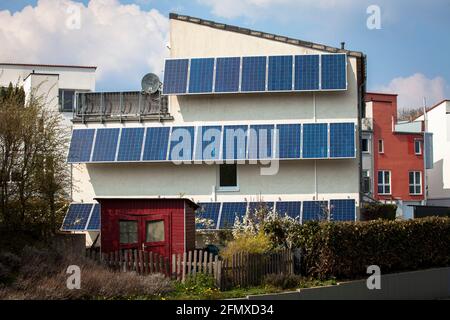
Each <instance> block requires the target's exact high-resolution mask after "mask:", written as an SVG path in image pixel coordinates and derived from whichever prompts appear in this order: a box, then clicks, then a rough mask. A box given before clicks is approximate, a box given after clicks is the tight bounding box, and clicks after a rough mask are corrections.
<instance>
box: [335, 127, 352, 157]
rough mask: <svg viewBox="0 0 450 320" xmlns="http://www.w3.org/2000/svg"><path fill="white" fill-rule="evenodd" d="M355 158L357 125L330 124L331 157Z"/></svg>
mask: <svg viewBox="0 0 450 320" xmlns="http://www.w3.org/2000/svg"><path fill="white" fill-rule="evenodd" d="M354 156H355V124H354V123H330V157H332V158H347V157H354Z"/></svg>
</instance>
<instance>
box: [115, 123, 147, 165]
mask: <svg viewBox="0 0 450 320" xmlns="http://www.w3.org/2000/svg"><path fill="white" fill-rule="evenodd" d="M144 130H145V129H144V128H123V129H122V134H121V136H120V145H119V154H118V155H117V161H139V160H141V151H142V141H143V140H144Z"/></svg>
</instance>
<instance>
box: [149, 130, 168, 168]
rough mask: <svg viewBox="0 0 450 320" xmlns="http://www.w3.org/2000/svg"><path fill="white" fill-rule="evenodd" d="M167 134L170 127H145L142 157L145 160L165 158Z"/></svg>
mask: <svg viewBox="0 0 450 320" xmlns="http://www.w3.org/2000/svg"><path fill="white" fill-rule="evenodd" d="M169 134H170V127H149V128H147V132H146V134H145V145H144V154H143V157H142V159H143V160H146V161H158V160H160V161H162V160H166V159H167V148H168V145H169Z"/></svg>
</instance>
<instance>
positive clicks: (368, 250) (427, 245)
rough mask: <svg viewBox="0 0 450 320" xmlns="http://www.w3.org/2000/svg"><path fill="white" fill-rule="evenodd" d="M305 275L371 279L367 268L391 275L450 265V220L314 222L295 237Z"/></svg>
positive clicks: (300, 228) (299, 229)
mask: <svg viewBox="0 0 450 320" xmlns="http://www.w3.org/2000/svg"><path fill="white" fill-rule="evenodd" d="M291 237H292V240H293V242H294V246H295V247H297V248H300V249H301V252H302V263H301V268H302V273H303V274H304V275H307V276H312V277H318V278H320V279H328V278H331V277H337V278H341V279H352V278H358V277H364V276H367V274H366V270H367V266H369V265H378V266H379V267H380V268H381V272H382V273H384V274H386V273H391V272H398V271H407V270H419V269H426V268H433V267H445V266H449V265H450V219H449V218H437V217H432V218H423V219H417V220H408V221H386V220H376V221H369V222H356V223H349V222H341V223H337V222H331V223H330V222H321V223H318V222H310V223H306V224H304V225H302V226H299V227H298V228H297V229H296V232H295V234H293V235H291Z"/></svg>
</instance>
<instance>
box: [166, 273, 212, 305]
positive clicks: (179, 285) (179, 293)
mask: <svg viewBox="0 0 450 320" xmlns="http://www.w3.org/2000/svg"><path fill="white" fill-rule="evenodd" d="M219 294H220V291H219V289H218V288H217V286H216V284H215V280H214V278H213V277H212V276H211V275H209V274H205V273H197V274H196V275H191V276H189V277H187V278H186V280H185V282H184V283H183V282H180V281H176V282H175V292H174V294H172V295H173V296H176V297H179V298H183V299H191V298H194V297H198V298H203V299H216V298H217V297H218V296H219Z"/></svg>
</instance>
